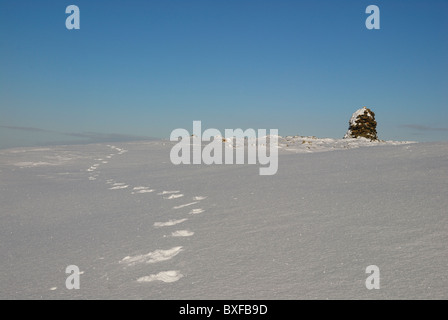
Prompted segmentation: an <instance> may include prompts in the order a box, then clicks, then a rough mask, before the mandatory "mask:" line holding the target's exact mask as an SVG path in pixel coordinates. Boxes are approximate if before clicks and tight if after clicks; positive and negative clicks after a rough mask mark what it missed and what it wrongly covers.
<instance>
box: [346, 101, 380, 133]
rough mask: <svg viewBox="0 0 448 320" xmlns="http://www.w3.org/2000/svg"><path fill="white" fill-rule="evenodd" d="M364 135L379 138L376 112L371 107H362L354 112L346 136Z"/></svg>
mask: <svg viewBox="0 0 448 320" xmlns="http://www.w3.org/2000/svg"><path fill="white" fill-rule="evenodd" d="M358 137H364V138H366V139H370V140H378V137H377V134H376V121H375V113H374V112H373V111H372V110H370V109H369V108H366V107H362V108H361V109H359V110H356V111H355V113H353V115H352V117H351V118H350V121H349V127H348V131H347V133H346V134H345V136H344V139H347V138H358Z"/></svg>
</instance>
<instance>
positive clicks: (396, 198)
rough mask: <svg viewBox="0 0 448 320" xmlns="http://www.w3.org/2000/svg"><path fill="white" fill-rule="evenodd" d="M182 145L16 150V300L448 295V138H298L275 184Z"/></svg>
mask: <svg viewBox="0 0 448 320" xmlns="http://www.w3.org/2000/svg"><path fill="white" fill-rule="evenodd" d="M173 145H174V143H173V142H169V141H149V142H135V143H131V142H130V143H118V144H113V145H110V144H109V145H108V144H92V145H83V146H52V147H46V148H21V149H8V150H0V190H1V192H0V219H1V223H0V231H1V233H0V252H1V260H0V298H1V299H19V298H20V299H21V298H25V299H41V298H43V299H79V298H82V299H97V298H103V299H120V298H124V299H341V298H342V299H446V298H448V289H447V288H448V272H447V271H448V249H447V244H448V209H447V208H448V197H447V194H448V183H447V182H448V179H447V178H448V143H445V142H440V143H402V142H369V141H365V140H357V139H347V140H336V139H317V138H314V137H298V136H295V137H285V138H280V140H279V167H278V172H277V174H275V175H272V176H260V175H259V172H258V169H259V166H258V165H178V166H175V165H173V164H171V162H170V157H169V155H170V149H171V147H172V146H173ZM365 146H371V147H368V148H367V147H365ZM330 150H331V152H323V151H330ZM316 151H320V152H316ZM69 265H76V266H78V267H79V268H80V270H81V275H80V289H79V290H68V289H67V288H66V287H65V281H66V278H67V277H68V276H69V274H66V273H65V269H66V267H67V266H69ZM369 265H376V266H378V267H379V269H380V289H379V290H375V289H374V290H367V289H366V286H365V280H366V278H367V277H368V274H366V273H365V271H366V267H367V266H369Z"/></svg>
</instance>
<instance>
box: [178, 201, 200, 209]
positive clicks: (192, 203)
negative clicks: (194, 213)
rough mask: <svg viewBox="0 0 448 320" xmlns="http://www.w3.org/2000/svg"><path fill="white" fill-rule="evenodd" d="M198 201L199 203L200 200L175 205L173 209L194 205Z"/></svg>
mask: <svg viewBox="0 0 448 320" xmlns="http://www.w3.org/2000/svg"><path fill="white" fill-rule="evenodd" d="M196 203H198V202H197V201H196V202H190V203H186V204H181V205H180V206H175V207H173V209H180V208H184V207H188V206H192V205H194V204H196Z"/></svg>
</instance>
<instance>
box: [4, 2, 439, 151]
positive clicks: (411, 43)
mask: <svg viewBox="0 0 448 320" xmlns="http://www.w3.org/2000/svg"><path fill="white" fill-rule="evenodd" d="M71 4H75V5H77V6H78V7H79V9H80V13H81V14H80V26H81V28H80V29H79V30H68V29H66V27H65V20H66V18H67V17H68V14H66V13H65V8H66V7H67V6H68V5H71ZM370 4H374V5H377V6H378V7H379V8H380V18H381V20H380V23H381V24H380V26H381V29H380V30H368V29H367V28H366V27H365V20H366V18H367V17H368V14H366V13H365V9H366V7H367V6H368V5H370ZM447 13H448V1H444V0H433V1H423V0H422V1H417V0H401V1H398V0H388V1H385V0H369V1H363V0H352V1H350V0H339V1H335V0H328V1H323V0H314V1H311V0H310V1H301V0H290V1H286V0H276V1H274V0H201V1H197V0H157V1H156V0H149V1H143V0H140V1H137V0H127V1H124V0H123V1H116V0H107V1H106V0H89V1H84V0H73V1H61V0H54V1H48V0H47V1H45V0H41V1H23V0H2V1H0V148H1V147H3V148H4V147H11V146H22V145H38V144H47V143H58V142H68V141H71V140H72V141H80V139H84V140H86V141H103V140H104V141H105V140H108V139H112V140H126V139H129V138H130V139H132V138H138V137H159V138H168V137H169V135H170V133H171V131H172V130H174V129H176V128H185V129H188V130H189V131H191V130H192V122H193V120H201V121H202V127H203V129H205V128H217V129H219V130H222V132H224V129H225V128H242V129H247V128H254V129H258V128H265V129H271V128H272V129H278V130H279V134H280V135H296V134H297V135H314V136H318V137H333V138H341V137H342V136H343V135H344V134H345V132H346V130H347V127H348V120H349V118H350V116H351V114H352V113H353V112H354V111H355V110H356V109H358V108H360V107H362V106H367V107H369V108H371V109H372V110H373V111H374V112H375V114H376V119H377V121H378V127H377V130H378V135H379V137H380V138H381V139H387V140H389V139H394V140H417V141H439V140H448V124H447V120H448V103H447V101H448V90H447V88H448V58H447V57H448V19H447Z"/></svg>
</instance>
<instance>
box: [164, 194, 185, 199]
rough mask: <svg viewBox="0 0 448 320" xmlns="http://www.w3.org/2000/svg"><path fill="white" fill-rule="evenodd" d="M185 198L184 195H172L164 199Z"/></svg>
mask: <svg viewBox="0 0 448 320" xmlns="http://www.w3.org/2000/svg"><path fill="white" fill-rule="evenodd" d="M183 196H184V195H183V194H182V193H177V194H172V195H170V196H168V197H163V199H167V200H170V199H177V198H180V197H183Z"/></svg>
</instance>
